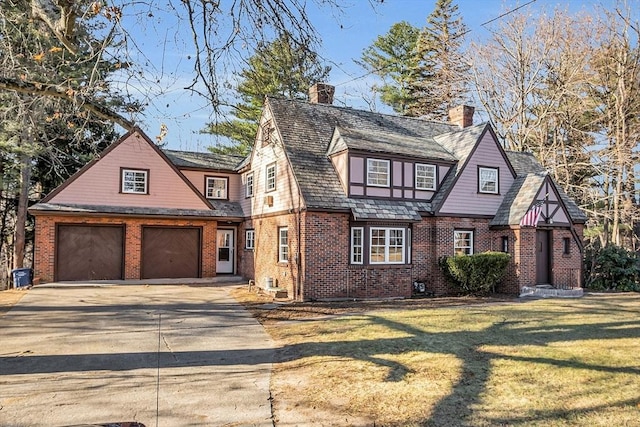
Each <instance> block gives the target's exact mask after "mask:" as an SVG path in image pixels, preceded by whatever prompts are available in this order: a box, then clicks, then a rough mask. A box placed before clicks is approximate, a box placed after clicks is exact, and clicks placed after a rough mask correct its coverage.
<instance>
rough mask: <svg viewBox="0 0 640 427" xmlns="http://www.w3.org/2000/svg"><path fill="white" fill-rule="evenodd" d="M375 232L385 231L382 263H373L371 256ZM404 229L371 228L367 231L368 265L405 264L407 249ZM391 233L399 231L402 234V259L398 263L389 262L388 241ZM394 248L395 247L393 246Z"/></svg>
mask: <svg viewBox="0 0 640 427" xmlns="http://www.w3.org/2000/svg"><path fill="white" fill-rule="evenodd" d="M375 230H385V234H384V240H385V241H384V261H373V259H372V255H373V251H372V250H371V248H372V242H373V232H374V231H375ZM406 230H407V229H406V228H396V227H371V228H370V229H369V264H377V265H380V264H405V260H406V249H407V232H406ZM391 231H400V232H402V259H401V260H400V261H393V262H392V261H389V248H390V244H389V241H390V239H391V233H390V232H391ZM394 247H395V246H394Z"/></svg>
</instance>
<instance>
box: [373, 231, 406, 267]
mask: <svg viewBox="0 0 640 427" xmlns="http://www.w3.org/2000/svg"><path fill="white" fill-rule="evenodd" d="M404 254H405V229H404V228H386V227H371V230H370V240H369V262H370V263H371V264H403V263H404Z"/></svg>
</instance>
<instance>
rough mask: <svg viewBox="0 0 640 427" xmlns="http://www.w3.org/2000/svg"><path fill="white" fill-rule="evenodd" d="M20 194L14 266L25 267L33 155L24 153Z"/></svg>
mask: <svg viewBox="0 0 640 427" xmlns="http://www.w3.org/2000/svg"><path fill="white" fill-rule="evenodd" d="M20 164H21V167H20V196H19V198H18V208H17V209H16V225H15V234H14V239H13V268H22V267H24V255H25V247H26V224H27V208H28V207H29V184H30V182H31V157H30V156H29V155H28V154H22V155H21V158H20Z"/></svg>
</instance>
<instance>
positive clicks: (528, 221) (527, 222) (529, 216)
mask: <svg viewBox="0 0 640 427" xmlns="http://www.w3.org/2000/svg"><path fill="white" fill-rule="evenodd" d="M542 204H543V202H538V203H536V204H535V205H533V206H531V208H530V209H529V210H528V211H527V213H526V214H524V216H523V217H522V219H521V220H520V227H535V226H537V225H538V220H539V219H540V214H541V213H542Z"/></svg>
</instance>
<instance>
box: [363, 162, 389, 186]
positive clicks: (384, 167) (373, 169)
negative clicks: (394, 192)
mask: <svg viewBox="0 0 640 427" xmlns="http://www.w3.org/2000/svg"><path fill="white" fill-rule="evenodd" d="M367 185H371V186H375V187H388V186H389V160H378V159H367Z"/></svg>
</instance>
